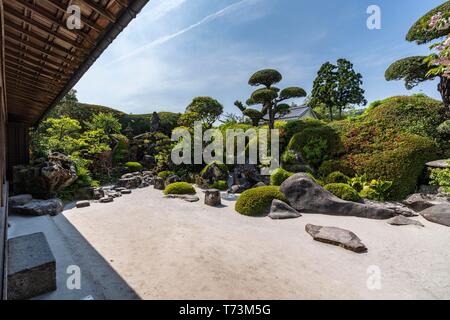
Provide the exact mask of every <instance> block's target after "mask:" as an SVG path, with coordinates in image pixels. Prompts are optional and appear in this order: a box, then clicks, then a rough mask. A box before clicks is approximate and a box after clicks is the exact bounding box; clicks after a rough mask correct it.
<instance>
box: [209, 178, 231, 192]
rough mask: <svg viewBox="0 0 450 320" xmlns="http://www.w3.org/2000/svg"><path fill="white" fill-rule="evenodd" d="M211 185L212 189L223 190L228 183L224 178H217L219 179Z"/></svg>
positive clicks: (226, 187)
mask: <svg viewBox="0 0 450 320" xmlns="http://www.w3.org/2000/svg"><path fill="white" fill-rule="evenodd" d="M211 187H212V188H213V189H217V190H220V191H225V190H227V189H228V183H227V182H226V181H224V180H219V181H216V182H214V183H213V184H212V186H211Z"/></svg>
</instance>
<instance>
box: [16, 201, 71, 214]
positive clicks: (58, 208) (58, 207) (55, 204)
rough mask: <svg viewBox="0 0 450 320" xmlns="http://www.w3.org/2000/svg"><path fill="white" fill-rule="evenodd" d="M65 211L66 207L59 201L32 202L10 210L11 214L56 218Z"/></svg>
mask: <svg viewBox="0 0 450 320" xmlns="http://www.w3.org/2000/svg"><path fill="white" fill-rule="evenodd" d="M63 210H64V205H63V203H62V201H61V200H59V199H50V200H36V199H34V200H31V201H30V202H28V203H26V204H24V205H21V206H15V207H12V208H10V211H11V213H14V214H22V215H27V216H45V215H50V216H56V215H58V214H60V213H61V212H62V211H63Z"/></svg>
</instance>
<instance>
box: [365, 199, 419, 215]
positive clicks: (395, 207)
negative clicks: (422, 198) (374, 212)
mask: <svg viewBox="0 0 450 320" xmlns="http://www.w3.org/2000/svg"><path fill="white" fill-rule="evenodd" d="M364 204H366V205H369V206H371V207H376V208H379V209H387V210H392V211H394V212H395V214H396V215H402V216H405V217H417V216H418V214H417V213H416V212H415V211H414V210H412V209H410V208H408V207H407V206H405V205H404V204H402V203H400V202H380V201H375V200H367V199H365V200H364Z"/></svg>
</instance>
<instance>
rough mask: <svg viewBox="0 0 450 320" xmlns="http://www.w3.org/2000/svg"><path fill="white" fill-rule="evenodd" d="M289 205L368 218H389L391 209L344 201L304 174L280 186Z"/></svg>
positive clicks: (321, 212)
mask: <svg viewBox="0 0 450 320" xmlns="http://www.w3.org/2000/svg"><path fill="white" fill-rule="evenodd" d="M280 191H281V192H283V193H284V195H285V196H286V198H287V200H288V202H289V203H290V204H291V206H292V207H293V208H294V209H296V210H297V211H299V212H301V213H318V214H327V215H335V216H355V217H361V218H369V219H389V218H392V217H394V216H395V215H396V214H395V212H394V211H393V210H390V209H385V208H377V207H373V206H368V205H366V204H361V203H355V202H349V201H344V200H342V199H339V198H338V197H336V196H334V195H333V194H332V193H331V192H328V191H327V190H325V189H324V188H322V187H321V186H320V185H318V184H317V183H316V182H314V181H313V180H312V179H311V178H310V177H309V176H308V175H306V174H302V173H300V174H296V175H293V176H292V177H290V178H288V179H287V180H286V181H285V182H283V184H282V185H281V187H280Z"/></svg>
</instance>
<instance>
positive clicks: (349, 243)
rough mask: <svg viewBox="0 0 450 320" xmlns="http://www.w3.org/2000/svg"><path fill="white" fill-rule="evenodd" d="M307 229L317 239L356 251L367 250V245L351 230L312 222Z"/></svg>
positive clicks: (362, 251)
mask: <svg viewBox="0 0 450 320" xmlns="http://www.w3.org/2000/svg"><path fill="white" fill-rule="evenodd" d="M305 230H306V232H308V233H309V235H311V236H312V237H313V239H314V240H316V241H319V242H323V243H327V244H331V245H335V246H339V247H341V248H344V249H347V250H350V251H353V252H356V253H364V252H367V247H366V246H365V245H364V244H363V243H362V241H361V239H359V238H358V236H357V235H356V234H354V233H353V232H351V231H349V230H345V229H340V228H335V227H322V226H315V225H312V224H307V225H306V227H305Z"/></svg>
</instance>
